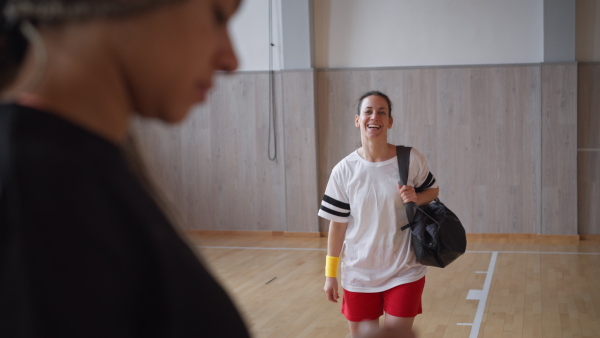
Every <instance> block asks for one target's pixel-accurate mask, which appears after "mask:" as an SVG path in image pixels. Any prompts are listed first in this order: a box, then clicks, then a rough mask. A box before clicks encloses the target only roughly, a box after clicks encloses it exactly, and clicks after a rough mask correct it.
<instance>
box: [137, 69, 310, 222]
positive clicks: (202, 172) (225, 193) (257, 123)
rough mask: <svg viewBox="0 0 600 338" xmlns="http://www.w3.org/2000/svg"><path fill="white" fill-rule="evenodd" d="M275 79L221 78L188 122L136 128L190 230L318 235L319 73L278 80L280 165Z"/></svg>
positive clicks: (241, 75)
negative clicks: (271, 90) (316, 98)
mask: <svg viewBox="0 0 600 338" xmlns="http://www.w3.org/2000/svg"><path fill="white" fill-rule="evenodd" d="M269 77H270V75H269V74H268V73H266V72H263V73H258V72H257V73H238V74H232V75H223V74H220V75H218V76H217V77H216V88H215V90H214V91H213V92H212V94H211V95H210V97H209V98H208V100H207V102H206V103H205V104H204V105H200V106H198V107H196V108H194V109H193V110H192V111H191V114H190V116H189V117H188V118H187V119H186V121H185V122H184V123H182V124H181V125H177V126H164V125H162V124H161V123H158V122H152V121H140V120H138V121H136V123H135V124H134V131H135V133H136V134H137V135H138V138H139V143H140V148H141V152H142V153H143V155H144V156H145V157H146V159H147V163H148V168H149V169H150V171H151V173H152V175H153V176H154V177H155V181H156V182H157V184H158V185H159V187H160V189H161V190H162V191H164V192H165V195H166V196H167V197H168V199H169V200H171V201H172V202H173V203H172V204H173V205H174V209H176V210H177V212H178V214H179V215H180V216H181V218H183V223H184V226H185V227H187V228H191V229H202V230H242V231H288V232H317V231H318V225H317V224H318V221H317V216H316V212H317V208H318V206H319V203H318V200H319V198H318V194H317V179H316V150H315V145H316V144H315V139H316V132H315V120H314V119H315V114H314V74H313V72H312V71H299V72H285V73H276V74H274V75H273V76H272V81H273V82H272V83H273V88H274V93H273V97H274V98H275V102H274V106H273V115H274V121H275V122H274V123H275V125H274V130H275V139H271V145H272V146H276V153H275V152H273V151H272V152H271V153H270V155H276V159H275V160H274V161H271V160H269V151H268V146H269V123H270V120H269ZM272 150H273V149H272Z"/></svg>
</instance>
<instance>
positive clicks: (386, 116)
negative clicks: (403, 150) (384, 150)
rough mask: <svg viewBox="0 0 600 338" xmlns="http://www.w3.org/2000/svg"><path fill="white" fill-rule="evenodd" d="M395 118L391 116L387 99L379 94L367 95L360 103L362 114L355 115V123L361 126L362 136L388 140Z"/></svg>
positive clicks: (363, 137)
mask: <svg viewBox="0 0 600 338" xmlns="http://www.w3.org/2000/svg"><path fill="white" fill-rule="evenodd" d="M393 122H394V120H393V119H392V117H390V107H389V106H388V103H387V101H386V100H385V99H384V98H383V97H381V96H378V95H371V96H367V97H365V98H364V99H363V100H362V102H361V104H360V114H359V115H356V116H355V117H354V124H355V125H356V127H357V128H360V134H361V138H362V139H363V140H364V139H365V137H366V138H367V139H376V138H383V139H384V140H386V142H387V131H388V129H390V128H392V123H393Z"/></svg>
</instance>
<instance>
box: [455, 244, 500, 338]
mask: <svg viewBox="0 0 600 338" xmlns="http://www.w3.org/2000/svg"><path fill="white" fill-rule="evenodd" d="M497 257H498V252H496V251H494V252H492V258H491V259H490V265H489V267H488V270H487V276H485V282H484V283H483V290H469V294H468V295H467V299H472V300H474V299H479V305H478V306H477V312H475V319H474V320H473V324H468V323H458V325H473V326H472V327H471V335H470V336H469V338H477V336H478V335H479V329H480V328H481V321H482V320H483V314H484V312H485V303H486V302H487V298H488V295H489V293H490V285H491V284H492V277H493V276H494V268H495V266H496V258H497Z"/></svg>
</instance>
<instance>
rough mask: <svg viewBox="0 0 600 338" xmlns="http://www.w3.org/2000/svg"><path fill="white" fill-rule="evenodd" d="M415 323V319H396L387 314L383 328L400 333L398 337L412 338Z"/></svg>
mask: <svg viewBox="0 0 600 338" xmlns="http://www.w3.org/2000/svg"><path fill="white" fill-rule="evenodd" d="M414 321H415V317H396V316H392V315H390V314H388V313H386V314H385V320H384V321H383V327H384V328H385V329H386V330H390V331H394V332H396V333H398V337H412V336H413V335H412V326H413V323H414Z"/></svg>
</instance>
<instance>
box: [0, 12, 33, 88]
mask: <svg viewBox="0 0 600 338" xmlns="http://www.w3.org/2000/svg"><path fill="white" fill-rule="evenodd" d="M1 14H2V13H0V16H1V18H0V89H2V88H4V87H6V86H7V85H8V84H10V83H11V82H12V81H13V80H14V78H15V76H16V75H17V73H18V72H19V68H20V67H21V64H22V63H23V59H24V58H25V53H26V52H27V46H28V43H27V39H26V38H25V36H23V33H21V30H20V29H19V27H18V26H17V25H14V24H12V25H11V24H9V23H7V22H6V20H4V16H3V15H1Z"/></svg>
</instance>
